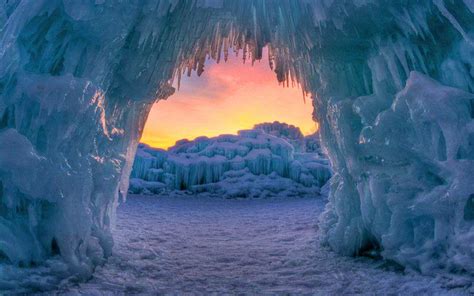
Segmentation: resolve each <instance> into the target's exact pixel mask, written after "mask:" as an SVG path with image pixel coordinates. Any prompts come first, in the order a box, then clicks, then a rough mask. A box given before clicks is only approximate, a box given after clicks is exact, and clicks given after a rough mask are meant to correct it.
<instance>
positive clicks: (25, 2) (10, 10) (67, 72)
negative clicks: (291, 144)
mask: <svg viewBox="0 0 474 296" xmlns="http://www.w3.org/2000/svg"><path fill="white" fill-rule="evenodd" d="M0 7H1V10H0V24H1V26H2V31H1V33H0V38H1V40H0V234H1V236H0V256H1V257H2V258H3V260H7V261H9V262H11V263H13V264H30V263H34V262H41V261H43V260H45V259H46V258H48V257H51V256H52V255H55V254H58V253H59V254H60V255H61V256H62V258H63V259H64V261H65V262H66V263H67V264H68V266H69V269H70V271H71V272H72V273H75V274H79V275H84V276H87V275H88V274H90V272H91V269H92V267H93V266H95V265H96V264H99V263H100V262H101V261H102V260H103V258H105V257H107V256H108V255H109V254H110V252H111V249H112V238H111V235H110V227H111V226H112V224H113V216H114V211H115V207H116V206H117V203H118V201H119V199H120V198H124V195H125V192H126V187H127V184H128V182H127V181H128V180H127V179H128V175H129V172H130V166H131V162H132V158H133V155H134V153H135V149H136V146H137V141H138V139H139V136H140V132H141V129H142V127H143V124H144V122H145V120H146V117H147V113H148V111H149V110H150V107H151V105H152V103H153V102H154V101H155V100H157V99H165V98H167V97H168V96H170V95H171V94H172V93H173V91H174V89H173V88H172V87H171V86H170V84H169V80H170V79H171V78H172V77H175V76H176V75H178V73H181V70H183V69H188V70H189V71H192V70H196V71H198V72H199V71H201V70H202V65H203V60H204V59H205V56H206V54H209V55H210V56H211V57H212V58H215V59H219V58H220V57H219V53H220V51H221V49H224V52H225V50H226V49H227V48H228V47H230V46H233V47H237V48H243V49H245V50H246V51H248V52H249V53H251V55H250V56H251V59H260V58H261V49H262V47H263V46H264V45H266V44H269V46H270V48H271V61H270V62H271V63H272V64H273V66H274V69H275V72H276V76H277V79H279V80H280V81H288V80H290V79H296V80H298V81H299V82H300V83H301V84H302V86H303V88H304V89H305V90H306V91H309V92H311V93H312V94H314V98H313V104H314V106H315V113H314V116H315V118H316V119H317V120H318V121H319V122H320V123H321V128H322V137H323V142H324V144H325V146H326V148H327V150H328V152H329V155H330V158H331V162H332V164H333V167H334V169H335V177H334V178H333V180H332V192H331V196H330V203H329V204H328V206H327V210H326V212H325V214H324V216H323V217H322V218H323V220H322V221H323V225H324V232H325V241H326V242H327V243H328V244H329V245H330V246H331V247H332V248H333V249H335V250H336V251H338V252H341V253H343V254H350V255H352V254H358V253H360V252H362V251H364V250H365V249H378V250H380V251H381V254H382V255H383V256H384V257H385V258H388V259H393V260H395V261H397V262H399V263H401V264H403V265H408V266H412V267H414V268H418V269H420V270H422V271H424V272H430V271H433V270H439V269H447V270H454V271H468V272H471V273H474V269H473V268H474V264H473V262H474V249H473V248H472V245H473V244H474V218H473V217H474V201H473V199H474V185H473V184H474V183H473V182H472V176H473V175H474V122H473V117H474V104H473V101H474V96H473V94H472V92H473V90H474V45H473V44H474V41H473V38H474V37H473V34H474V15H473V12H474V2H473V1H472V0H430V1H391V0H390V1H389V0H358V1H344V0H341V1H329V0H314V1H310V0H300V1H291V0H240V1H235V0H220V1H219V0H217V1H212V0H183V1H177V0H176V1H175V0H153V1H152V0H149V1H137V2H134V1H114V0H96V1H93V0H16V1H15V0H12V1H4V2H3V4H2V6H0ZM421 73H423V74H421ZM429 77H431V78H429Z"/></svg>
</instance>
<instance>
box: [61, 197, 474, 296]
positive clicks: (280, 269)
mask: <svg viewBox="0 0 474 296" xmlns="http://www.w3.org/2000/svg"><path fill="white" fill-rule="evenodd" d="M323 207H324V202H323V200H321V199H314V198H307V199H300V198H282V199H272V200H255V199H253V200H216V199H214V198H212V199H206V198H202V197H192V196H184V197H183V196H174V197H166V198H155V197H149V196H136V195H132V196H129V198H128V200H127V202H126V203H125V204H123V205H121V206H120V207H119V209H118V218H117V228H116V230H115V231H114V238H115V240H116V245H115V252H114V255H113V256H112V257H111V258H110V260H109V261H108V263H107V264H106V265H104V266H102V267H99V268H98V269H97V271H96V272H95V273H94V275H93V277H92V279H91V280H90V281H88V282H87V283H84V284H79V285H75V284H65V285H64V286H63V287H62V288H60V290H59V291H61V292H66V293H70V294H71V295H77V293H82V294H87V295H89V294H93V293H105V292H107V293H113V294H115V295H116V294H132V293H138V294H147V293H154V294H156V293H158V294H169V293H171V294H176V293H177V294H183V293H191V294H209V293H212V292H213V293H217V294H229V293H230V294H259V295H261V294H265V295H268V294H288V293H289V294H312V295H313V294H316V295H345V294H362V293H366V294H369V295H392V294H393V295H398V294H399V295H433V294H443V295H446V294H447V295H449V294H452V295H464V294H468V293H469V289H471V291H474V290H473V289H474V288H473V287H470V284H471V282H472V278H469V277H464V278H463V277H460V278H446V277H439V278H436V279H435V278H432V277H424V276H421V275H419V274H417V273H416V272H413V271H409V270H406V271H402V269H400V267H399V266H398V267H397V266H396V265H394V264H390V263H388V262H384V261H381V260H378V261H376V260H371V259H368V258H349V257H340V256H337V254H335V253H334V252H331V251H329V250H328V249H326V248H320V247H317V246H318V244H319V239H320V238H319V235H320V231H319V229H318V226H317V218H316V217H317V216H318V215H319V213H320V212H321V211H322V210H323Z"/></svg>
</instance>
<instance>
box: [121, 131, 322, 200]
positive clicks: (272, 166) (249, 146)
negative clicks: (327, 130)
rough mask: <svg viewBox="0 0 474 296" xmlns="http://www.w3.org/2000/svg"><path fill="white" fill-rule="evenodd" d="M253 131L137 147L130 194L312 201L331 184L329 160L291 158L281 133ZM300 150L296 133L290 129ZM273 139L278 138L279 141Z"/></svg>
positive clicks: (306, 155) (292, 151) (312, 156)
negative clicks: (162, 146)
mask: <svg viewBox="0 0 474 296" xmlns="http://www.w3.org/2000/svg"><path fill="white" fill-rule="evenodd" d="M272 125H273V124H268V125H258V126H256V128H255V129H253V130H243V131H239V132H238V135H221V136H218V137H215V138H207V137H200V138H197V139H195V140H193V141H189V140H181V141H178V142H177V143H176V145H175V146H173V147H171V148H170V149H169V151H165V150H162V149H153V148H150V147H148V146H147V145H144V144H140V146H139V148H138V151H137V155H136V158H135V162H134V165H133V170H132V175H131V180H130V187H129V192H131V193H155V194H156V193H162V192H166V191H170V190H188V191H191V192H194V193H203V192H208V193H212V194H215V195H221V196H224V197H262V196H266V197H269V196H275V195H280V196H284V195H290V196H297V195H300V196H302V195H311V194H312V195H317V194H318V192H319V188H320V187H322V186H323V185H324V184H325V183H326V182H327V181H328V180H329V178H330V176H331V171H330V169H329V164H328V160H327V159H325V158H321V157H320V156H319V155H318V154H316V153H306V152H299V153H296V152H295V148H294V146H293V145H291V144H290V143H289V142H288V141H287V139H288V136H289V134H288V133H285V132H284V129H281V127H285V128H288V127H289V126H288V125H286V126H284V125H283V124H280V123H276V124H275V126H277V127H280V129H279V132H278V133H273V134H274V135H271V134H268V133H267V132H265V131H264V130H263V129H262V128H261V127H262V126H265V127H267V128H270V127H271V126H272ZM289 130H290V131H297V133H295V134H296V135H297V137H298V138H299V139H301V142H300V143H298V144H299V145H300V144H301V145H300V146H299V149H303V147H304V145H303V144H304V137H303V135H302V134H301V132H299V129H296V128H294V127H290V129H289ZM276 135H283V137H279V136H276Z"/></svg>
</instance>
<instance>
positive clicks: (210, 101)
mask: <svg viewBox="0 0 474 296" xmlns="http://www.w3.org/2000/svg"><path fill="white" fill-rule="evenodd" d="M312 111H313V107H312V105H311V100H310V99H309V98H306V103H304V100H303V95H302V92H301V89H300V88H298V87H294V88H292V87H290V88H284V87H283V86H281V85H278V82H277V80H276V77H275V74H274V73H273V72H272V71H271V70H270V67H269V66H268V60H267V59H263V60H262V61H261V62H259V61H257V62H255V64H254V66H253V67H252V66H251V65H250V63H248V62H247V63H246V64H243V63H242V58H241V55H240V56H239V57H235V56H232V58H231V57H229V60H228V61H227V63H224V62H223V61H222V62H220V63H219V64H216V63H214V62H213V61H208V62H207V64H206V67H205V71H204V73H203V74H202V75H201V77H197V75H196V74H195V73H194V74H193V75H192V76H191V77H183V78H182V80H181V87H180V90H179V91H176V93H175V94H174V95H173V96H171V97H170V98H168V100H166V101H164V100H163V101H159V102H158V103H156V104H155V105H154V106H153V108H152V110H151V113H150V115H149V117H148V121H147V123H146V126H145V130H144V132H143V136H142V139H141V142H143V143H146V144H149V145H150V146H153V147H160V148H168V147H170V146H173V145H174V143H175V142H176V141H177V140H180V139H184V138H187V139H194V138H196V137H199V136H208V137H213V136H217V135H220V134H235V133H236V132H237V131H238V130H241V129H249V128H252V127H253V125H254V124H256V123H261V122H269V121H275V120H278V121H281V122H286V123H289V124H293V125H296V126H298V127H299V128H300V129H301V131H302V132H303V133H304V134H310V133H313V132H314V131H315V130H316V124H315V123H314V122H313V121H312V119H311V113H312Z"/></svg>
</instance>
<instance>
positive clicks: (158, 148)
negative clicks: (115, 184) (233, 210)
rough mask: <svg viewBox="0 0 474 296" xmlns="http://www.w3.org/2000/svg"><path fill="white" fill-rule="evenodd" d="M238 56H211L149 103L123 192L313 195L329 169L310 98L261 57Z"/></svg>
mask: <svg viewBox="0 0 474 296" xmlns="http://www.w3.org/2000/svg"><path fill="white" fill-rule="evenodd" d="M242 56H243V53H242V52H240V56H239V53H238V52H234V53H233V54H230V55H229V58H228V59H226V61H225V62H221V63H217V62H215V61H213V60H212V59H210V58H209V59H208V60H207V61H206V63H205V66H204V72H203V73H201V74H202V75H200V77H198V75H197V74H196V73H195V72H194V73H193V72H191V73H190V75H188V76H186V75H185V76H184V77H182V78H181V79H180V82H179V83H178V82H177V81H175V83H174V87H175V88H176V89H178V91H177V92H176V93H175V94H174V95H173V96H172V97H171V98H170V99H168V100H161V101H158V103H156V104H155V105H154V107H153V109H152V110H151V113H150V115H149V117H148V121H147V123H146V125H145V128H144V133H143V136H142V138H141V142H142V144H141V145H139V147H138V151H137V155H136V157H135V161H134V165H133V169H132V173H131V178H130V187H129V193H131V194H143V193H145V194H162V195H163V194H164V195H168V194H170V193H172V192H173V191H181V192H183V191H187V192H188V193H192V194H207V195H214V196H216V197H224V198H256V197H275V196H279V197H287V196H299V197H302V196H308V197H316V196H319V193H320V189H321V187H322V186H323V185H324V184H325V183H326V182H327V181H328V179H329V178H330V176H331V171H330V168H329V162H328V160H327V157H326V156H325V155H324V153H323V152H322V151H321V146H320V144H319V141H320V140H319V134H318V124H317V123H316V122H315V121H313V119H312V112H313V106H312V104H311V103H310V102H311V101H312V100H311V99H310V97H309V96H307V94H304V93H303V91H302V89H301V87H300V86H299V85H298V84H297V83H290V82H289V81H291V79H290V80H289V81H288V82H285V84H284V85H282V84H283V83H278V81H277V79H276V74H275V72H274V71H272V69H271V67H270V64H269V63H268V62H267V63H266V62H265V58H264V59H262V60H258V61H255V62H254V63H253V64H252V63H249V62H247V63H246V62H245V61H246V59H245V58H244V59H243V58H242ZM263 56H264V57H268V50H267V48H264V50H263ZM247 58H248V60H251V57H247ZM266 61H269V60H268V59H266ZM178 84H179V85H178ZM200 196H202V195H200Z"/></svg>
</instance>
